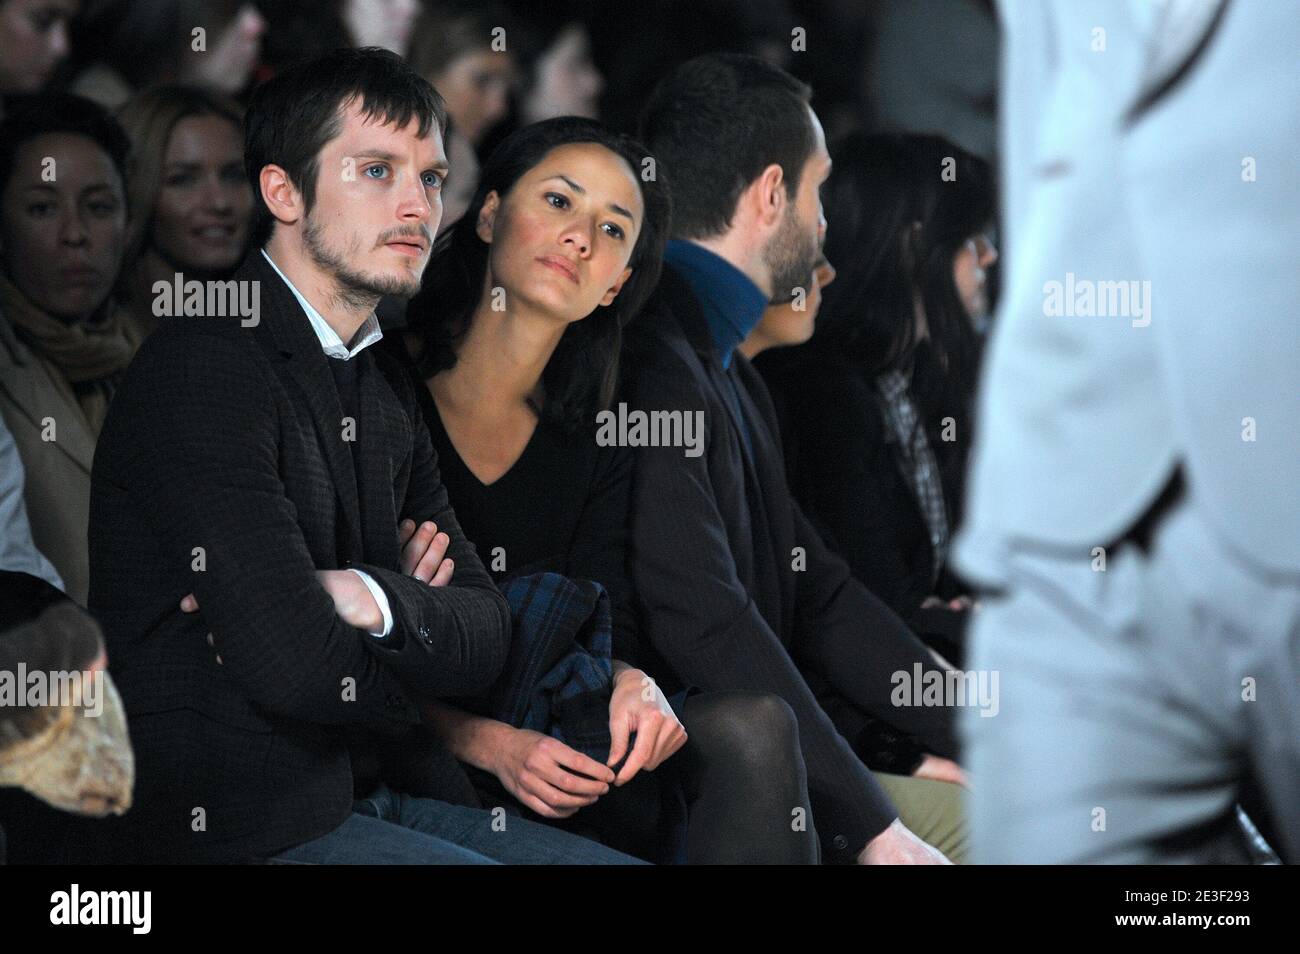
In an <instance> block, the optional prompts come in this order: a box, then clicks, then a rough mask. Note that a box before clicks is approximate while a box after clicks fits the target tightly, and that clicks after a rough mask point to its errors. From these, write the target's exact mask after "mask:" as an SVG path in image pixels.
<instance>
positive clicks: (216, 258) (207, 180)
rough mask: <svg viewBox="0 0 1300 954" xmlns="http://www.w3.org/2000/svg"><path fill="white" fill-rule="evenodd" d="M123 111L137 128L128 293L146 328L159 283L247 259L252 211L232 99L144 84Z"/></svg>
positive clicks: (219, 270)
mask: <svg viewBox="0 0 1300 954" xmlns="http://www.w3.org/2000/svg"><path fill="white" fill-rule="evenodd" d="M118 118H119V120H120V121H121V123H122V125H123V127H124V128H125V129H126V133H127V135H128V136H130V137H131V158H130V177H129V178H130V188H129V190H128V193H127V199H128V204H129V208H130V219H131V223H130V238H129V239H128V242H127V250H126V260H125V264H124V266H123V269H122V283H121V285H122V291H123V302H124V304H125V305H126V306H127V307H128V308H129V309H130V310H131V312H132V316H133V317H134V318H135V320H136V323H137V325H138V326H139V328H140V330H141V333H142V334H148V333H149V332H150V331H151V330H153V328H154V326H155V325H156V324H157V321H158V319H157V318H156V317H155V316H154V313H153V299H154V294H153V287H154V283H155V282H158V281H164V282H166V283H167V284H168V285H170V284H171V283H172V281H173V279H174V277H175V275H176V274H177V273H180V274H181V275H183V276H184V279H185V280H189V279H197V280H199V281H209V280H224V279H227V278H229V277H230V276H231V274H233V273H234V270H235V266H237V265H238V264H239V263H240V262H241V261H242V260H243V258H244V251H245V248H246V247H247V245H248V232H249V221H250V219H251V218H252V211H253V193H252V190H250V189H249V187H248V178H247V176H246V175H245V174H244V121H243V115H242V111H241V110H240V109H239V107H238V106H236V105H235V104H234V103H232V102H230V101H228V100H226V99H223V98H222V97H219V96H216V95H214V94H212V93H209V92H207V91H205V90H202V89H198V88H195V87H187V86H159V87H155V88H154V89H151V90H147V91H145V92H144V93H141V94H140V95H139V96H137V97H136V98H135V99H133V100H131V102H129V103H127V104H126V106H125V107H123V109H122V111H121V112H120V113H119V115H118Z"/></svg>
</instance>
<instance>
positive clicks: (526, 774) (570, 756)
mask: <svg viewBox="0 0 1300 954" xmlns="http://www.w3.org/2000/svg"><path fill="white" fill-rule="evenodd" d="M504 728H506V730H507V734H506V735H505V738H504V744H502V745H500V746H499V747H498V748H497V750H496V754H495V755H494V758H493V763H492V765H491V771H492V774H494V775H495V776H496V777H497V778H499V779H500V780H501V784H502V785H504V786H505V788H506V791H508V792H509V793H510V794H511V795H513V796H514V797H515V798H517V799H519V801H520V802H522V803H523V804H525V805H527V806H528V807H529V808H531V809H532V810H533V811H535V812H537V814H539V815H541V816H542V817H543V818H568V817H569V816H570V815H572V814H573V813H574V812H576V811H577V810H578V809H580V808H585V807H586V806H588V805H591V804H593V803H594V802H595V801H596V799H598V798H600V796H602V795H604V794H605V793H606V792H608V791H609V783H610V782H612V781H614V773H613V771H611V770H610V769H609V768H606V767H605V766H604V765H601V764H600V763H599V762H597V761H596V760H595V759H591V758H588V757H587V756H585V755H583V754H582V753H581V752H578V751H575V750H574V749H571V748H569V747H568V746H567V745H565V744H564V743H563V742H561V741H560V740H559V739H554V738H552V737H551V736H549V735H542V734H541V733H540V732H534V731H532V730H531V729H514V728H510V727H508V726H506V727H504ZM583 776H587V777H585V778H584V777H583Z"/></svg>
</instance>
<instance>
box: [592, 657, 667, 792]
mask: <svg viewBox="0 0 1300 954" xmlns="http://www.w3.org/2000/svg"><path fill="white" fill-rule="evenodd" d="M618 665H621V664H617V663H616V667H617V666H618ZM633 732H635V733H636V744H635V745H634V746H633V747H632V754H631V755H629V756H628V757H627V761H626V762H625V763H624V764H623V768H622V769H621V770H620V771H619V773H618V777H617V778H616V779H615V780H614V784H615V785H624V784H626V783H627V782H628V781H630V780H631V779H632V777H633V776H634V775H636V773H637V772H639V771H641V769H645V770H646V771H647V772H652V771H654V770H655V769H656V768H658V767H659V766H660V764H662V763H663V761H664V760H665V759H667V758H668V757H669V756H670V755H672V754H673V753H674V752H676V751H677V750H678V749H680V748H681V747H682V746H683V745H685V744H686V729H685V728H684V727H683V726H682V724H681V722H680V721H679V720H678V718H677V714H676V713H675V712H673V707H672V706H670V705H669V704H668V700H667V698H665V697H664V694H663V692H662V691H660V689H659V686H658V685H657V684H656V683H655V681H654V680H653V679H651V678H650V677H649V676H647V675H646V674H645V673H643V672H642V671H641V670H640V669H633V668H631V667H630V666H622V668H621V669H619V670H618V671H617V672H616V673H615V675H614V693H613V695H612V696H611V697H610V700H609V735H610V743H611V744H610V747H609V758H608V759H607V760H606V763H605V764H607V765H609V766H614V765H617V764H618V762H619V759H621V758H622V757H623V755H624V753H626V752H627V742H628V738H629V736H631V734H632V733H633Z"/></svg>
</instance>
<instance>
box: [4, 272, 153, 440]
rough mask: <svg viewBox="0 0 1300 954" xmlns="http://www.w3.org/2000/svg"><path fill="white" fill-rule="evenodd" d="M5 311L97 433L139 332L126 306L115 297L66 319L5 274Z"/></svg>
mask: <svg viewBox="0 0 1300 954" xmlns="http://www.w3.org/2000/svg"><path fill="white" fill-rule="evenodd" d="M0 312H2V313H3V314H4V316H5V318H7V319H8V321H9V323H10V324H11V325H12V326H13V328H14V331H15V333H16V334H17V335H18V337H19V338H20V339H21V340H22V341H23V343H24V344H26V345H27V346H28V347H29V348H31V349H32V351H33V352H34V353H35V355H36V357H37V359H38V360H39V361H40V362H41V364H42V365H43V366H44V367H45V370H46V372H47V373H48V374H49V376H50V378H51V380H53V381H54V382H55V384H56V385H57V386H58V387H59V389H60V390H61V391H63V392H64V394H65V396H66V397H67V398H69V399H70V400H71V401H72V402H73V403H74V404H77V405H79V406H80V407H81V410H82V413H83V414H85V415H86V423H87V424H89V425H90V429H91V432H92V433H93V434H95V435H96V436H98V434H99V429H100V427H101V426H102V425H103V423H104V415H105V414H107V413H108V402H109V400H110V399H111V398H112V396H113V389H114V387H115V386H116V384H117V380H118V378H119V377H120V376H121V373H122V371H123V370H125V369H126V366H127V365H128V364H130V363H131V358H132V357H133V356H134V355H135V351H136V348H138V347H139V346H140V338H139V336H138V334H137V333H136V331H135V329H134V326H133V325H132V324H131V322H130V321H129V320H128V318H127V315H126V313H125V312H124V311H122V310H121V309H119V308H117V307H116V306H114V304H113V303H112V302H111V301H110V302H106V303H105V305H104V306H103V307H102V308H100V309H99V311H98V312H96V314H95V316H94V317H92V318H89V319H87V320H85V321H76V322H72V323H67V322H63V321H60V320H59V319H58V318H56V317H54V316H53V315H51V314H49V313H48V312H45V311H43V310H42V309H41V308H40V307H39V306H37V305H36V304H35V303H34V302H33V301H32V300H31V299H30V298H28V297H27V296H26V295H24V294H23V293H22V292H21V291H19V290H18V288H17V286H15V285H14V284H13V283H12V282H11V281H9V279H8V278H7V277H5V276H4V275H0Z"/></svg>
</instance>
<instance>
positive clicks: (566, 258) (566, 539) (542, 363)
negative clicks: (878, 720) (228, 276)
mask: <svg viewBox="0 0 1300 954" xmlns="http://www.w3.org/2000/svg"><path fill="white" fill-rule="evenodd" d="M646 156H647V153H646V151H645V149H644V148H642V147H641V146H640V145H638V144H637V143H635V142H633V141H632V140H630V139H628V138H627V137H624V136H617V135H614V134H613V133H611V132H609V131H608V130H606V129H605V128H604V127H602V126H600V125H599V124H597V123H595V122H593V121H590V120H586V119H580V118H577V117H566V118H559V119H553V120H549V121H546V122H542V123H537V124H535V125H532V126H528V127H525V128H523V129H521V130H519V131H517V132H515V133H514V134H512V135H511V136H509V137H508V138H507V139H506V140H504V141H503V142H502V144H501V145H500V146H499V147H498V148H497V149H496V150H495V151H494V152H493V154H492V156H491V157H490V158H489V160H488V162H487V164H486V166H485V167H484V170H483V179H482V182H481V183H480V185H479V188H478V191H477V193H476V194H475V197H474V201H473V202H472V203H471V205H470V209H469V212H468V213H467V214H466V215H465V217H464V218H462V219H461V220H460V222H459V223H457V225H456V226H455V227H454V228H453V229H452V230H451V231H450V232H448V233H446V234H445V235H444V236H443V238H442V239H441V240H440V241H439V245H438V247H437V249H436V251H435V254H434V257H433V259H432V261H431V263H430V266H429V270H428V272H427V273H426V277H425V283H424V287H423V289H422V291H421V293H420V295H419V296H417V297H416V298H415V299H414V300H413V301H412V303H411V307H410V310H409V325H410V330H409V331H408V333H407V335H406V338H405V342H404V347H399V348H397V349H394V350H395V352H396V353H397V354H398V355H399V357H400V358H402V359H403V360H405V361H407V363H408V365H409V366H410V370H411V373H412V374H413V375H414V377H415V379H416V384H417V386H416V390H417V393H418V394H419V396H420V400H421V402H422V410H423V412H424V415H425V418H426V423H427V424H428V426H429V429H430V431H431V433H432V437H433V444H434V449H435V450H436V451H437V453H438V461H439V468H440V471H441V474H442V478H443V481H444V483H445V484H446V485H447V489H448V494H449V498H450V499H451V501H452V503H453V506H454V507H455V508H456V513H457V515H458V517H459V519H460V521H461V524H462V526H463V528H464V530H465V533H466V535H467V536H468V537H469V538H470V539H472V540H474V541H475V545H476V547H477V548H478V551H479V553H480V555H481V556H482V558H483V561H484V564H485V565H486V566H487V567H488V568H489V570H490V572H492V573H493V575H494V577H495V578H496V579H498V580H501V579H503V578H506V577H509V576H515V575H518V574H525V573H531V572H538V571H554V572H558V573H562V574H564V575H566V576H570V577H574V578H583V579H591V580H594V581H596V582H598V583H600V584H602V585H603V586H604V587H605V589H606V590H607V591H608V593H609V594H610V598H611V601H612V604H613V615H614V637H613V656H614V660H615V661H614V664H613V670H614V680H613V688H612V694H611V699H610V704H609V709H610V734H611V737H612V747H611V751H610V753H609V758H608V759H607V760H606V762H605V764H601V763H600V762H597V761H595V760H593V759H590V758H587V757H586V756H583V755H582V754H581V753H578V752H576V751H574V750H572V749H569V748H568V747H567V746H564V745H563V744H561V743H559V742H558V741H557V740H555V739H552V738H550V737H548V736H543V735H540V734H538V733H536V732H529V731H527V730H522V729H515V728H512V727H511V726H508V725H506V724H504V723H501V722H497V721H494V720H491V719H488V718H484V717H479V716H475V715H470V714H468V713H466V712H462V711H459V710H455V709H451V708H447V707H442V708H440V709H439V710H438V711H437V712H436V714H435V717H434V718H435V724H436V728H437V731H438V732H439V734H440V735H441V736H442V738H443V739H444V741H445V742H446V744H447V746H448V748H449V749H450V750H451V751H452V752H453V753H454V754H455V755H456V756H457V757H458V758H459V759H461V761H463V762H465V763H468V764H469V765H470V766H472V767H474V768H476V769H479V770H481V771H480V772H479V773H476V778H477V779H478V781H479V782H480V783H481V787H482V788H483V789H484V790H485V791H486V792H490V793H491V795H490V797H493V798H501V797H503V793H502V790H503V789H504V795H508V796H509V797H511V798H512V799H513V800H514V801H517V802H518V803H520V804H522V805H523V806H525V807H526V808H527V809H530V810H531V811H532V812H534V813H536V814H537V815H538V816H540V817H542V818H545V819H550V820H553V821H557V822H558V821H559V820H561V819H568V818H572V821H570V822H567V823H566V824H569V825H573V826H577V828H578V830H581V831H584V832H587V833H592V834H595V835H596V836H598V837H599V838H600V839H601V840H603V841H605V842H607V843H608V844H610V845H612V846H615V847H620V848H621V850H624V851H627V852H629V853H632V854H637V855H640V856H642V857H646V858H649V859H651V860H656V861H671V860H682V859H683V858H684V859H685V860H688V861H690V862H790V863H793V862H812V861H815V860H816V857H817V842H816V839H815V838H810V837H808V832H807V831H798V830H794V829H795V828H796V827H799V826H792V825H791V810H792V807H793V806H800V805H807V804H808V803H807V801H806V799H807V791H806V787H805V781H804V769H803V759H802V755H801V754H800V751H799V747H798V738H797V734H796V727H795V724H794V718H793V715H792V713H791V712H790V710H789V708H788V706H786V705H785V704H784V703H783V702H781V701H780V700H778V699H775V698H774V697H767V696H763V695H760V694H748V693H727V694H716V693H715V694H708V693H695V694H688V693H683V694H682V695H681V696H678V697H674V699H673V700H671V701H670V700H668V699H666V698H665V697H664V695H663V693H662V691H660V690H659V688H658V687H657V686H656V685H655V684H654V683H653V681H652V680H650V679H648V678H647V677H646V675H645V673H643V672H642V671H641V670H639V669H636V668H634V665H635V664H636V662H637V655H638V653H637V645H636V642H637V640H636V634H637V620H636V613H635V609H634V606H635V600H634V596H633V593H632V591H631V586H630V583H629V580H628V576H627V572H626V556H627V554H626V551H627V547H628V539H627V522H628V520H627V517H628V513H627V510H628V505H629V494H630V489H631V470H630V467H631V464H630V457H629V452H628V450H627V448H623V447H616V446H601V445H600V444H599V443H597V441H596V439H595V437H596V430H597V428H596V419H597V414H598V413H599V412H600V411H601V410H603V409H606V408H608V407H609V405H610V403H611V401H612V399H613V396H614V390H615V385H616V382H617V378H618V355H619V348H620V344H621V339H622V329H623V326H624V325H625V324H626V323H627V321H628V320H629V319H630V318H631V317H632V316H633V315H634V314H635V313H636V312H637V310H638V309H639V308H640V307H641V305H642V304H643V303H644V302H645V300H646V299H647V297H648V295H649V293H650V291H651V290H652V289H653V287H654V285H655V283H656V281H657V278H658V274H659V269H660V259H661V256H662V252H663V247H664V243H665V241H666V239H667V235H668V225H669V216H670V202H669V198H668V192H667V189H666V187H665V184H664V183H663V181H662V180H661V179H654V178H652V179H649V180H646V179H643V178H642V176H641V175H640V171H641V169H642V168H643V166H642V161H643V159H644V158H645V157H646ZM632 733H635V742H634V743H631V744H630V736H631V734H632ZM688 734H689V741H687V737H688ZM679 749H680V751H678V750H679ZM674 753H676V754H674ZM670 756H671V757H672V758H671V759H670ZM624 759H626V761H624ZM620 763H623V764H622V766H621V768H618V766H619V765H620ZM705 766H707V767H708V771H707V772H706V771H705ZM616 768H618V770H617V772H616V771H615V769H616ZM651 770H655V771H653V772H652V771H651ZM487 803H488V804H500V802H490V801H489V802H487ZM683 823H684V826H685V845H684V850H683V848H682V846H681V845H680V844H678V842H677V840H675V839H674V837H673V832H674V831H677V832H680V831H681V829H682V827H683Z"/></svg>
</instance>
